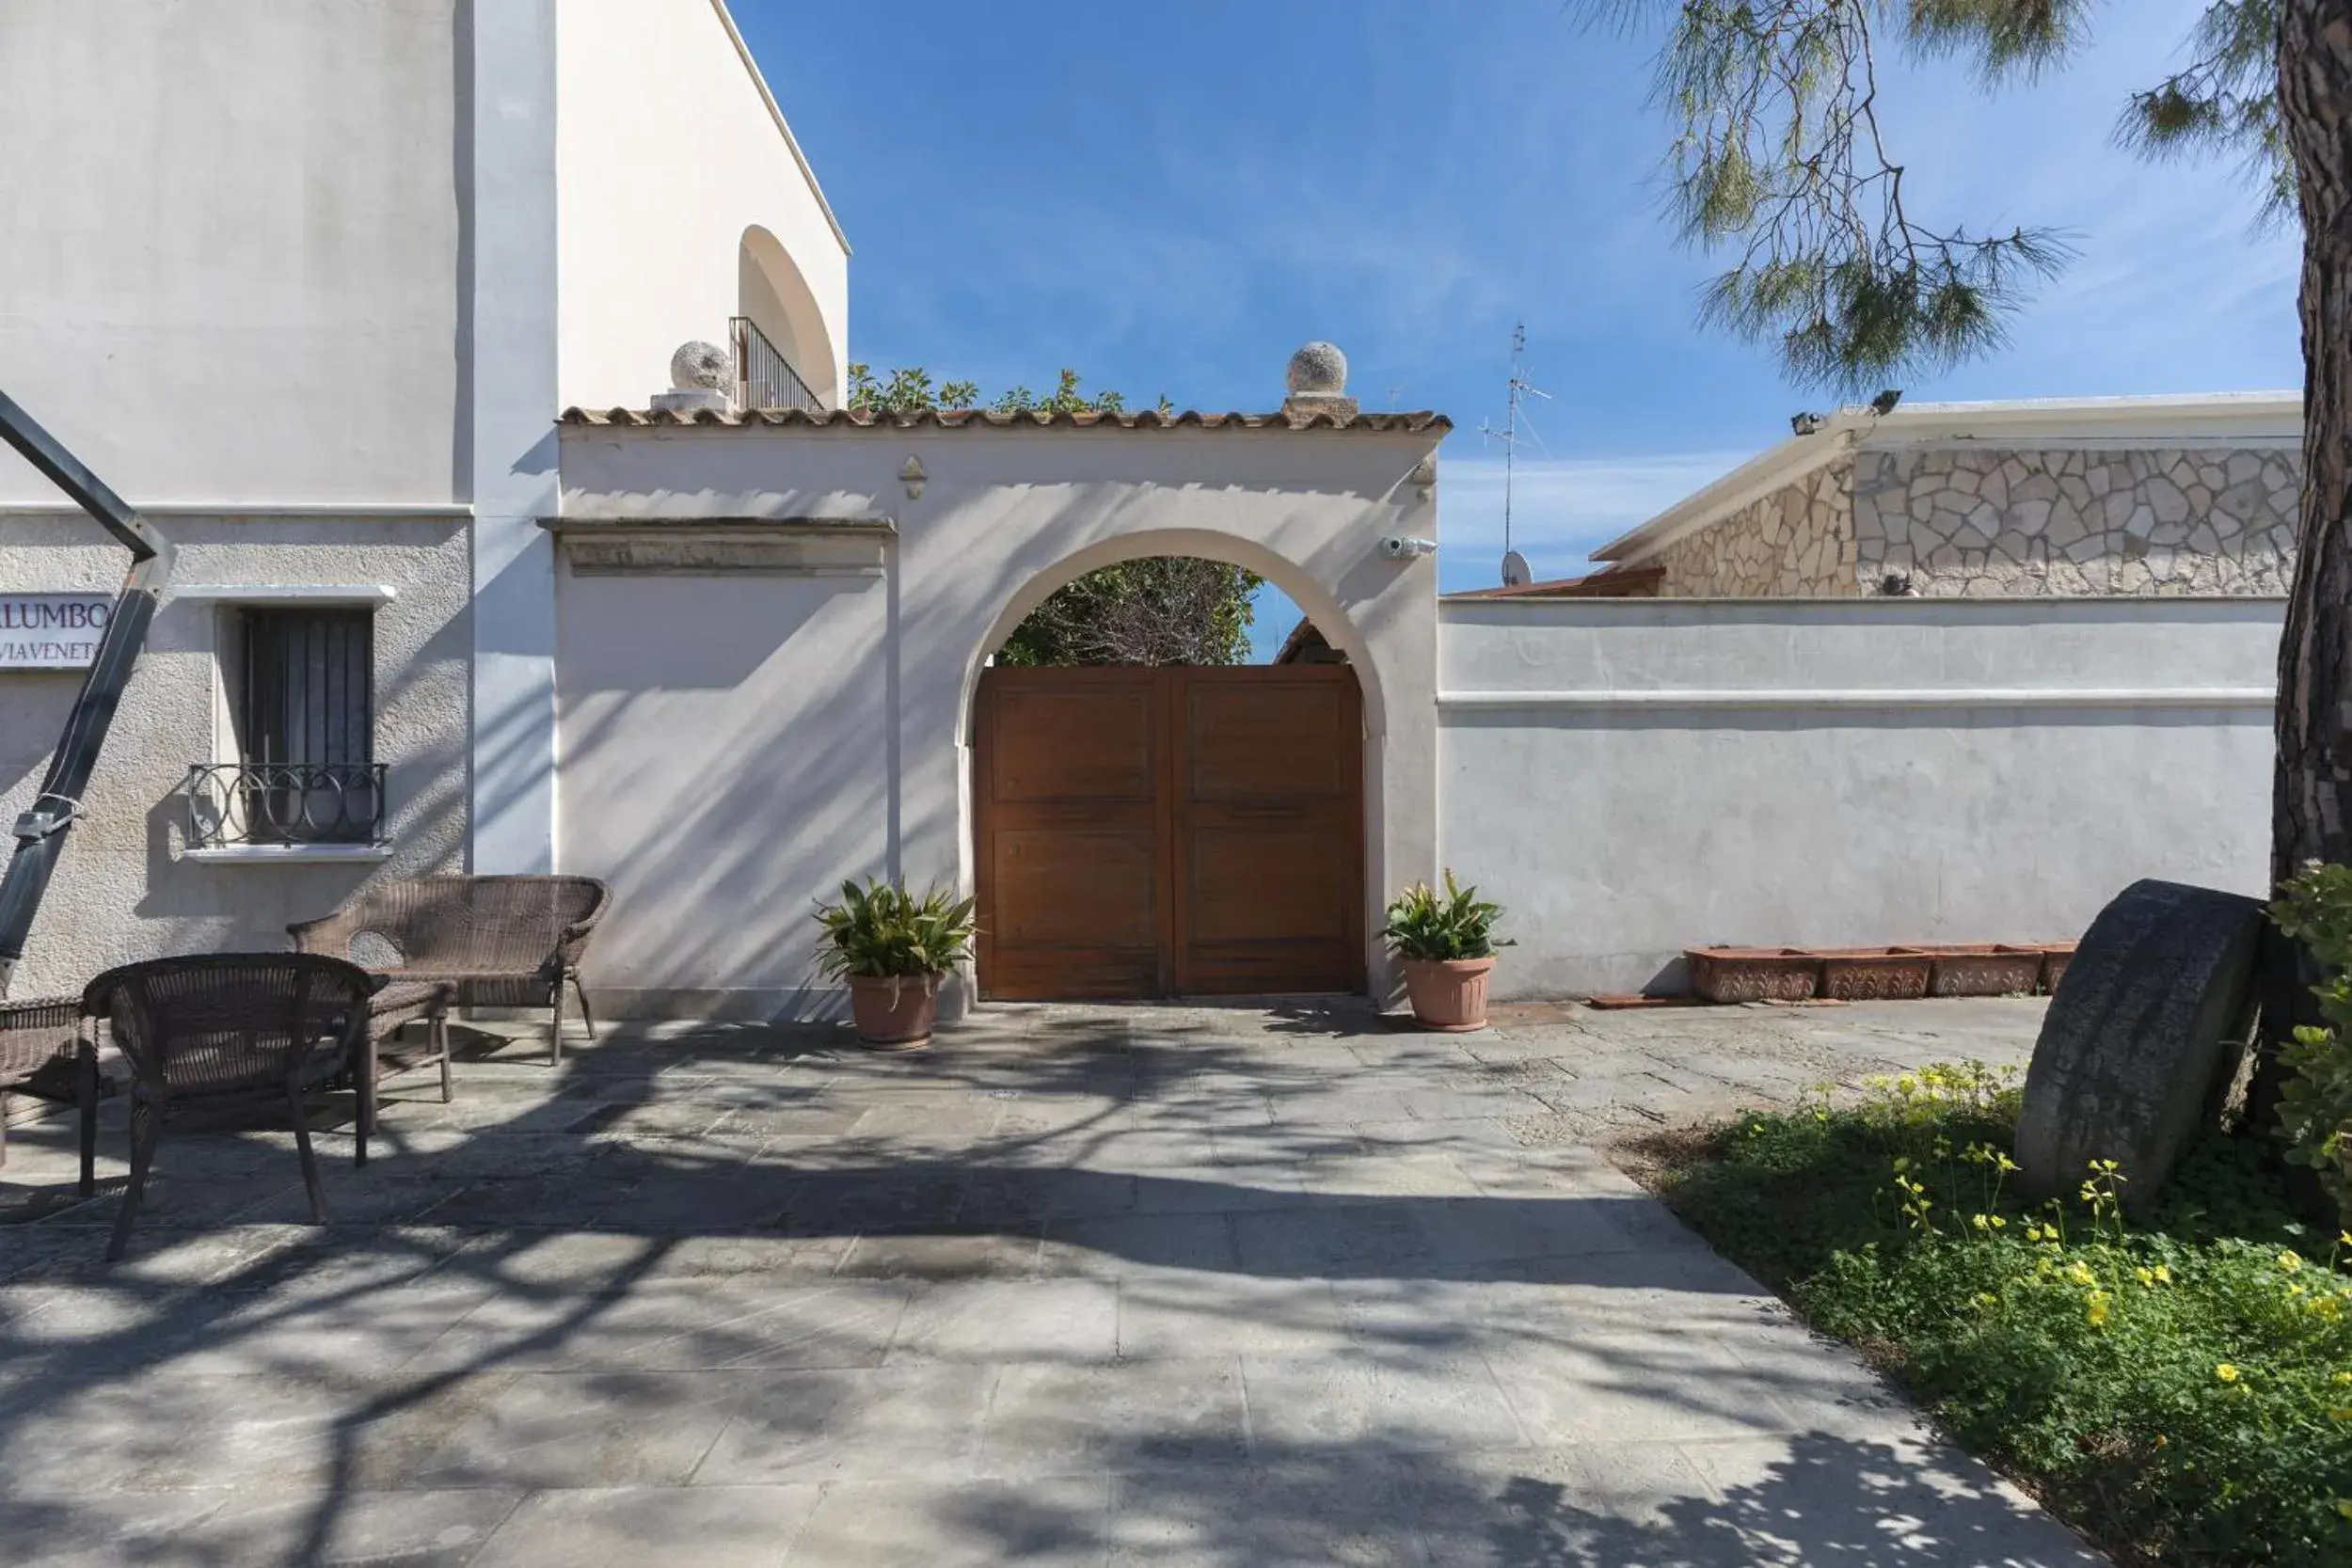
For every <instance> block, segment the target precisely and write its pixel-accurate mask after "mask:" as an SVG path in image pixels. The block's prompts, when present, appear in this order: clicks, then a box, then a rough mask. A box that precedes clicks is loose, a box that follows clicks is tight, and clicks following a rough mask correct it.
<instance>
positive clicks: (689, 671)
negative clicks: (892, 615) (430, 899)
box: [557, 571, 890, 1016]
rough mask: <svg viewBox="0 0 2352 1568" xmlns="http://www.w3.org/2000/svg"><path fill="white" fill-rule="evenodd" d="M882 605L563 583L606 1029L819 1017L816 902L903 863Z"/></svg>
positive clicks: (719, 581)
mask: <svg viewBox="0 0 2352 1568" xmlns="http://www.w3.org/2000/svg"><path fill="white" fill-rule="evenodd" d="M887 598H888V590H887V587H886V585H885V584H884V583H883V582H882V580H881V579H879V578H781V577H748V576H745V577H575V576H573V575H572V574H571V573H570V572H569V571H566V572H564V575H563V578H562V579H561V604H562V609H561V614H560V617H559V621H560V626H561V640H560V642H559V648H560V653H559V657H558V660H557V669H558V672H559V691H558V696H559V713H560V732H559V733H560V735H561V736H562V744H563V759H564V760H563V772H562V787H563V791H564V800H565V801H566V802H567V804H568V809H566V810H565V811H564V813H563V815H562V825H563V829H562V835H561V838H560V841H559V847H558V852H557V853H558V862H559V863H560V864H561V865H562V866H563V868H564V870H566V871H572V872H584V873H586V874H588V875H590V876H595V877H602V878H604V879H607V880H608V881H610V882H612V885H613V888H614V892H615V897H614V901H613V905H612V912H611V913H610V914H609V915H608V916H607V917H606V918H605V920H604V922H603V924H602V925H601V926H600V927H598V929H597V935H596V945H595V947H594V948H593V949H592V951H591V954H590V961H589V971H590V978H591V980H592V982H593V984H594V986H595V988H596V992H597V995H598V998H599V999H600V1000H602V1001H604V1002H605V1003H606V1005H607V1006H608V1007H609V1008H610V1009H612V1010H613V1011H615V1012H618V1013H630V1012H644V1011H646V1010H649V1008H650V1009H651V1010H659V1011H669V1012H679V1013H691V1014H694V1015H701V1016H707V1015H712V1014H725V1013H729V1012H743V1011H747V1010H748V1011H752V1012H765V1011H771V1010H773V1009H775V1008H778V1007H784V1008H787V1010H791V1011H794V1012H801V1011H809V1010H822V1008H823V1004H822V1003H818V1004H817V1005H816V1006H813V1007H812V1006H810V1005H809V1004H808V1003H807V1002H806V1001H805V1000H804V999H803V998H801V997H799V996H798V995H797V994H796V993H798V992H800V991H801V990H802V989H803V987H805V986H807V985H808V984H809V983H810V980H811V976H812V973H813V971H812V965H813V963H814V960H815V958H816V943H815V942H814V940H813V937H814V931H815V927H814V926H813V924H812V923H811V922H810V920H809V918H808V916H809V913H810V911H811V910H812V908H813V907H814V901H815V900H816V899H817V898H818V896H819V895H830V894H832V893H833V892H834V889H836V888H838V887H839V886H840V884H841V882H842V881H843V879H846V878H850V877H853V876H861V875H865V874H866V873H870V872H874V871H878V870H880V869H881V868H882V865H883V864H884V863H885V861H886V860H887V858H888V846H887V845H886V843H885V831H886V822H887V817H888V810H887V797H888V795H889V778H890V740H889V723H888V718H889V712H890V709H889V706H888V682H887V679H886V676H887V666H886V662H885V659H884V657H883V654H884V648H885V641H884V640H885V636H886V630H887V626H886V621H887V613H888V610H887V603H886V601H887ZM648 991H656V992H662V993H665V994H664V995H662V996H661V997H660V999H659V1001H658V1002H649V1001H648V999H647V998H646V997H645V994H644V993H646V992H648ZM731 993H732V994H731ZM747 995H748V996H750V997H754V998H756V1001H754V1002H750V1003H748V1004H747V1003H746V1001H745V997H746V996H747Z"/></svg>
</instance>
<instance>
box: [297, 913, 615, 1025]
mask: <svg viewBox="0 0 2352 1568" xmlns="http://www.w3.org/2000/svg"><path fill="white" fill-rule="evenodd" d="M611 899H612V890H611V889H610V888H608V887H607V886H606V885H605V884H604V883H602V882H600V881H598V880H596V879H595V878H594V877H421V878H418V879H414V880H412V881H399V882H385V883H382V884H380V885H378V886H375V887H372V888H368V889H366V890H364V891H363V892H361V893H360V894H359V895H358V896H357V897H355V898H353V899H352V900H351V901H350V902H349V903H347V904H345V905H343V907H342V909H339V910H337V911H335V912H334V913H333V914H330V915H327V916H326V918H324V919H321V920H309V921H304V922H303V923H301V924H300V925H296V926H289V927H286V929H287V931H288V933H289V934H291V935H292V936H293V937H294V948H295V950H296V951H298V952H303V953H325V954H329V955H331V956H333V957H335V958H348V959H349V960H351V961H352V962H353V963H357V964H359V965H361V966H363V967H364V968H366V969H368V970H369V971H370V972H371V973H373V974H380V975H382V976H384V977H385V978H386V979H388V980H389V981H393V982H396V983H397V982H405V981H412V980H421V981H438V982H446V983H448V984H449V985H452V986H453V987H455V988H456V1003H457V1005H458V1006H467V1007H551V1008H553V1009H554V1017H553V1019H552V1020H551V1021H550V1022H549V1023H548V1054H549V1055H550V1057H551V1058H552V1059H553V1060H555V1061H557V1062H561V1061H562V1060H563V1059H564V986H565V985H566V984H569V985H570V987H571V988H572V992H573V994H574V995H575V996H577V997H578V998H579V999H580V1022H582V1023H584V1024H585V1025H586V1026H587V1029H588V1037H589V1039H590V1040H592V1041H593V1040H594V1039H595V1038H596V1017H595V1015H594V1014H592V1013H591V1012H590V1011H589V1010H588V993H587V991H586V990H583V989H582V988H581V986H580V955H581V954H582V953H583V952H585V951H586V949H587V946H588V938H589V936H590V934H591V933H593V932H594V931H595V929H596V922H597V921H598V920H601V919H602V918H603V917H604V911H605V906H606V905H607V904H608V903H609V902H611Z"/></svg>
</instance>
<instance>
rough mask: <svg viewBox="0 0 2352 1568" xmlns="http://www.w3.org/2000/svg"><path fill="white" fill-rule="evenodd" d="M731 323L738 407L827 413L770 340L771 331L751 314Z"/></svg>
mask: <svg viewBox="0 0 2352 1568" xmlns="http://www.w3.org/2000/svg"><path fill="white" fill-rule="evenodd" d="M727 326H728V328H729V330H730V331H731V332H732V333H733V335H734V338H735V405H736V406H737V407H738V408H800V409H805V410H806V411H807V412H809V413H811V414H820V413H822V412H824V407H825V405H824V404H823V403H821V402H819V401H818V396H817V394H816V393H815V392H812V391H810V390H809V389H808V383H807V382H805V381H803V380H802V379H801V374H800V372H798V371H796V370H794V369H793V368H792V362H791V361H790V360H788V359H787V358H786V357H785V356H784V353H783V351H782V350H780V349H778V348H777V347H776V345H775V344H773V343H771V342H770V341H768V334H766V333H765V332H762V331H761V330H760V329H759V328H758V327H757V326H756V325H753V322H752V319H751V318H750V317H749V316H733V317H730V318H729V319H728V322H727Z"/></svg>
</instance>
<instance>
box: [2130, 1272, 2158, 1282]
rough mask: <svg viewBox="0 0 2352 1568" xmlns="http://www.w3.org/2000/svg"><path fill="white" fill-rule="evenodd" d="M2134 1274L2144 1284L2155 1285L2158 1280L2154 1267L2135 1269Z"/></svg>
mask: <svg viewBox="0 0 2352 1568" xmlns="http://www.w3.org/2000/svg"><path fill="white" fill-rule="evenodd" d="M2132 1275H2133V1277H2135V1278H2137V1280H2138V1281H2139V1282H2140V1283H2141V1284H2142V1285H2153V1284H2154V1283H2155V1282H2156V1271H2155V1270H2153V1269H2134V1270H2133V1271H2132Z"/></svg>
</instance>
